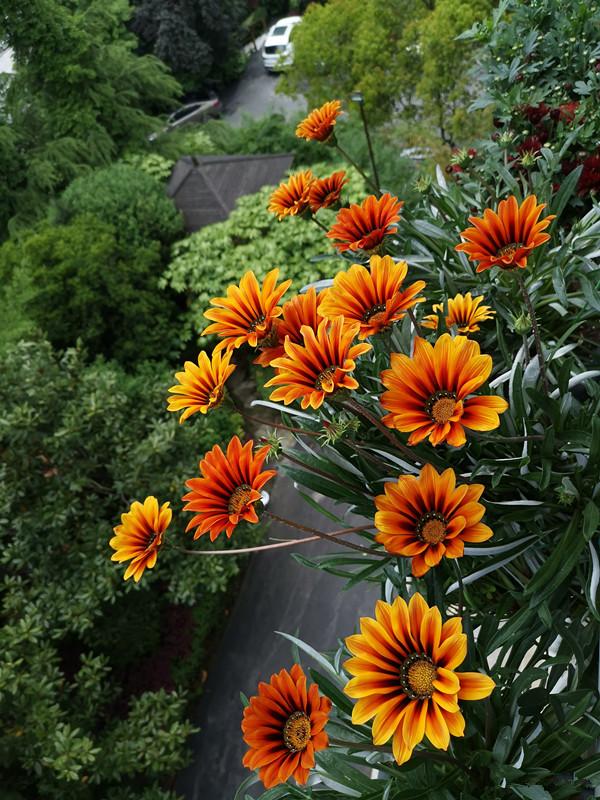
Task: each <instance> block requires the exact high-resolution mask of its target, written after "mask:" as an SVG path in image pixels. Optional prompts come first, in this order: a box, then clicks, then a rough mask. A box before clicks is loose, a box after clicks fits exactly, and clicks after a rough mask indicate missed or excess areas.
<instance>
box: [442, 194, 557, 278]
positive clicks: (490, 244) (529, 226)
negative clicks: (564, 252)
mask: <svg viewBox="0 0 600 800" xmlns="http://www.w3.org/2000/svg"><path fill="white" fill-rule="evenodd" d="M545 208H546V204H545V203H539V204H538V201H537V197H536V196H535V195H534V194H532V195H529V197H526V198H525V200H523V202H522V203H521V205H519V203H518V202H517V198H516V197H515V196H514V195H511V196H510V197H509V198H507V199H506V200H501V201H500V203H499V204H498V211H497V212H496V211H492V209H491V208H486V209H485V211H484V212H483V217H469V222H470V223H471V225H472V226H473V227H472V228H465V230H464V231H461V234H460V235H461V237H462V238H463V241H462V242H461V243H460V244H457V245H456V247H455V248H454V249H455V250H459V251H462V252H463V253H466V254H467V257H468V258H469V260H470V261H478V262H479V264H478V265H477V270H476V271H477V272H483V271H484V270H486V269H491V268H492V267H494V266H498V267H500V269H515V268H517V267H520V268H521V269H525V267H526V266H527V257H528V256H529V254H530V253H531V251H532V250H533V249H534V248H536V247H539V246H540V245H541V244H544V242H547V241H548V240H549V239H550V234H549V233H544V231H545V230H546V228H547V227H548V226H549V225H550V223H551V222H552V220H553V219H554V217H555V215H554V214H549V215H548V216H547V217H545V218H544V219H542V220H540V214H541V213H542V211H543V210H544V209H545Z"/></svg>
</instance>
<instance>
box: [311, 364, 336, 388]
mask: <svg viewBox="0 0 600 800" xmlns="http://www.w3.org/2000/svg"><path fill="white" fill-rule="evenodd" d="M337 368H338V367H337V365H336V364H333V366H331V367H327V369H324V370H323V372H319V374H318V375H317V377H316V378H315V389H322V388H323V384H324V383H329V381H330V380H331V379H332V378H333V376H334V375H335V372H336V370H337Z"/></svg>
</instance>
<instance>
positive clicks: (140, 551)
mask: <svg viewBox="0 0 600 800" xmlns="http://www.w3.org/2000/svg"><path fill="white" fill-rule="evenodd" d="M169 505H170V503H163V504H162V506H160V508H159V507H158V501H157V499H156V497H152V496H150V497H147V498H146V499H145V500H144V503H143V505H142V503H140V502H138V501H137V500H136V501H135V502H133V503H132V504H131V507H130V509H129V511H128V512H127V513H126V514H121V524H120V525H117V526H116V528H114V529H113V530H114V532H115V534H116V535H115V536H114V537H113V538H112V539H111V540H110V542H109V544H110V546H111V547H112V549H113V550H116V553H113V555H112V558H111V561H119V562H121V561H129V560H131V564H129V565H128V567H127V569H126V570H125V574H124V575H123V578H124V580H127V579H128V578H131V577H132V576H133V580H134V581H135V582H136V583H138V581H139V580H140V578H141V577H142V575H143V574H144V570H145V569H146V568H148V569H152V567H153V566H154V565H155V564H156V558H157V556H158V551H159V550H160V548H161V546H162V543H163V536H164V533H165V531H166V530H167V528H168V527H169V525H170V523H171V517H172V516H173V512H172V511H171V509H170V508H169Z"/></svg>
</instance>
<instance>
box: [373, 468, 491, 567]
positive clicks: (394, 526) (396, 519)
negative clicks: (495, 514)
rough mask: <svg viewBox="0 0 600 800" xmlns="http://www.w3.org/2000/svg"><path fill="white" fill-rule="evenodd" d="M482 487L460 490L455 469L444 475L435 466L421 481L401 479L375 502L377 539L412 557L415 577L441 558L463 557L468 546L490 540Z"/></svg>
mask: <svg viewBox="0 0 600 800" xmlns="http://www.w3.org/2000/svg"><path fill="white" fill-rule="evenodd" d="M483 489H484V487H483V486H482V485H481V484H479V483H471V484H468V485H464V484H461V485H458V486H457V485H456V474H455V472H454V470H453V469H446V470H444V472H442V474H441V475H440V474H439V473H438V472H437V471H436V470H435V469H434V468H433V467H432V466H431V464H426V465H425V466H424V467H423V469H422V470H421V473H420V475H419V476H418V477H415V476H414V475H401V476H400V477H399V478H398V481H397V483H392V482H389V483H386V484H385V486H384V491H385V493H384V494H380V495H379V496H378V497H376V498H375V506H376V507H377V513H376V514H375V527H376V528H377V530H378V534H377V536H376V537H375V539H376V541H378V542H381V544H383V546H384V547H385V549H386V550H387V552H388V553H393V554H395V555H401V556H406V557H408V558H412V573H413V575H414V576H415V577H417V578H420V577H421V576H422V575H424V574H425V573H426V572H428V571H429V569H430V568H431V567H435V566H436V565H437V564H439V563H440V561H441V560H442V558H444V557H445V558H460V557H461V556H462V555H463V553H464V549H465V544H464V543H465V542H485V541H486V540H487V539H489V538H491V536H492V530H491V528H488V526H487V525H484V524H483V523H482V522H481V519H482V517H483V515H484V513H485V508H484V506H483V505H482V504H481V503H479V502H478V500H479V498H480V497H481V495H482V494H483Z"/></svg>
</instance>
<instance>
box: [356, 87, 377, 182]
mask: <svg viewBox="0 0 600 800" xmlns="http://www.w3.org/2000/svg"><path fill="white" fill-rule="evenodd" d="M359 105H360V116H361V118H362V124H363V128H364V130H365V138H366V140H367V147H368V148H369V158H370V159H371V166H372V167H373V177H374V179H375V186H376V187H377V192H378V193H379V194H381V189H380V183H379V174H378V172H377V165H376V164H375V154H374V153H373V145H372V143H371V134H370V133H369V126H368V125H367V115H366V114H365V108H364V105H363V103H362V102H361V103H359Z"/></svg>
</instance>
